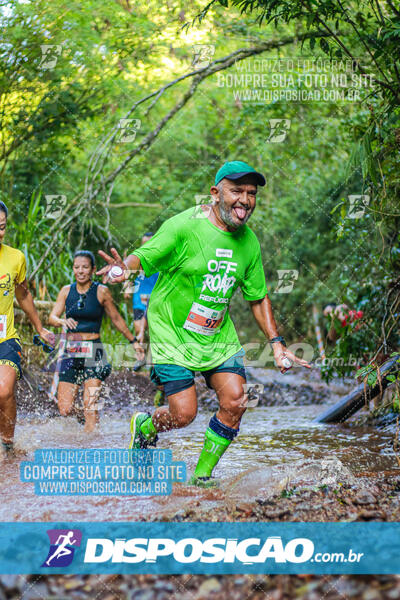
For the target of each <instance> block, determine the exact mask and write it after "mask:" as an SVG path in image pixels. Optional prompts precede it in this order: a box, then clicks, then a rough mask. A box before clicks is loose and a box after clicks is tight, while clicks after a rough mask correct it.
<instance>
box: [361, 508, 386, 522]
mask: <svg viewBox="0 0 400 600" xmlns="http://www.w3.org/2000/svg"><path fill="white" fill-rule="evenodd" d="M384 518H385V515H384V513H382V512H381V511H379V510H361V511H360V512H359V513H358V515H357V521H358V520H359V521H376V520H382V519H384Z"/></svg>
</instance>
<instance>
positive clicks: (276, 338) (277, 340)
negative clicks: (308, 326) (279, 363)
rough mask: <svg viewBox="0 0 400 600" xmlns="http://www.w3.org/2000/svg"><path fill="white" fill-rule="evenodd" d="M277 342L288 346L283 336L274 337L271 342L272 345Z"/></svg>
mask: <svg viewBox="0 0 400 600" xmlns="http://www.w3.org/2000/svg"><path fill="white" fill-rule="evenodd" d="M275 342H280V343H281V344H283V345H284V346H286V342H285V338H283V337H282V336H281V335H278V336H277V337H273V338H272V340H269V343H270V344H274V343H275Z"/></svg>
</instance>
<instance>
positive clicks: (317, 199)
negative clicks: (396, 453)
mask: <svg viewBox="0 0 400 600" xmlns="http://www.w3.org/2000/svg"><path fill="white" fill-rule="evenodd" d="M0 20H1V30H2V34H1V35H2V39H1V43H0V91H1V96H0V117H1V125H2V127H1V132H0V136H1V137H0V169H1V183H0V199H1V200H3V201H4V202H5V203H6V204H7V205H8V207H9V209H10V218H9V229H8V232H7V239H6V243H9V244H11V245H13V246H16V247H18V248H20V249H21V250H23V251H24V252H25V254H26V255H27V258H28V270H29V277H30V280H31V285H32V291H33V293H34V294H35V296H36V297H37V298H40V299H47V300H54V299H55V297H56V295H57V292H58V290H59V288H60V287H61V286H62V285H64V284H66V283H68V282H70V281H71V280H72V270H71V267H72V256H73V253H74V251H75V250H76V249H78V248H85V249H90V250H92V251H94V252H97V250H98V249H100V248H103V249H106V248H109V247H110V246H111V245H115V246H116V247H117V248H118V249H120V250H121V251H132V250H133V249H135V248H136V247H137V246H138V245H139V243H140V238H141V236H142V234H143V233H144V232H145V231H156V230H157V228H158V227H159V226H160V224H161V223H162V222H163V221H164V220H165V219H166V218H168V217H170V216H172V215H174V214H176V213H177V212H179V211H182V210H184V209H186V208H188V207H189V206H192V205H194V204H195V203H196V202H199V201H204V197H206V196H207V195H208V194H209V188H210V186H211V185H212V182H213V178H214V175H215V172H216V171H217V170H218V168H219V167H220V166H221V164H222V163H223V162H225V161H227V160H234V159H240V160H246V161H247V162H249V163H250V164H251V165H253V166H254V167H255V168H257V169H258V170H260V171H262V172H263V173H264V174H265V176H266V178H267V185H266V187H265V188H263V189H261V190H259V199H258V205H257V209H256V212H255V213H254V215H253V217H252V219H251V221H250V225H251V227H252V228H253V229H254V231H255V232H256V234H257V235H258V237H259V240H260V243H261V246H262V251H263V259H264V266H265V273H266V279H267V283H268V286H269V290H270V296H271V300H272V302H273V306H274V309H275V314H276V317H277V320H278V321H279V325H280V329H281V331H282V333H284V334H285V336H286V337H287V338H288V340H289V341H291V342H300V341H307V342H309V343H311V344H312V345H313V346H315V347H316V343H315V336H314V329H313V322H312V306H313V305H316V306H317V307H319V308H321V307H322V306H323V305H324V304H327V303H329V302H335V303H337V304H340V303H342V302H345V303H346V304H348V305H349V306H350V308H352V309H355V310H362V311H363V312H364V319H363V326H362V327H360V328H358V329H357V330H355V327H354V326H352V325H349V326H348V327H346V328H342V330H341V331H340V338H339V340H338V342H337V343H336V345H335V347H333V348H332V349H331V351H330V352H331V355H332V356H336V357H342V358H344V359H348V357H349V356H350V355H352V356H355V357H357V358H361V359H362V361H363V362H364V363H365V362H367V360H375V359H378V360H379V358H380V357H381V358H382V357H384V356H388V355H390V353H391V352H393V351H395V350H396V349H397V350H398V345H399V327H398V323H399V317H400V295H399V284H400V235H399V222H400V202H399V187H400V168H399V167H400V159H399V150H400V119H399V103H400V74H399V71H400V61H399V47H400V10H399V8H398V5H396V4H395V3H393V2H391V1H384V0H364V1H363V2H352V1H350V2H345V1H343V2H342V1H340V0H339V1H338V0H310V1H309V2H308V1H306V2H303V1H300V0H299V1H296V0H295V1H293V2H290V3H286V2H284V1H281V0H259V1H254V0H252V1H246V0H232V1H230V2H228V1H223V0H220V1H219V2H217V1H214V2H211V3H209V4H208V5H206V3H205V2H203V1H197V0H195V1H192V0H188V1H186V2H183V1H181V0H169V1H166V0H159V1H157V2H155V1H153V0H147V1H146V2H131V1H129V0H120V1H115V0H108V1H105V2H92V1H89V0H83V1H80V2H75V1H73V0H72V1H71V0H70V1H69V2H68V3H66V2H64V1H62V0H52V1H51V2H49V0H39V1H38V0H36V1H35V2H33V1H29V0H26V1H24V2H15V1H11V2H1V9H0ZM306 59H307V60H311V62H310V63H309V64H310V65H311V66H310V67H309V72H310V73H318V70H315V61H320V64H321V65H322V64H324V65H325V64H327V63H328V61H329V60H333V61H336V63H332V67H331V68H332V70H333V71H334V70H335V68H334V66H333V65H334V64H336V66H337V65H338V64H339V63H340V61H342V62H343V64H345V61H347V64H350V66H351V68H350V70H351V73H353V74H356V75H358V76H360V77H361V79H360V81H367V82H368V81H369V82H370V83H371V81H372V79H371V76H372V77H373V85H361V86H360V89H359V92H360V98H359V99H358V100H356V101H351V100H349V99H340V98H333V99H328V100H326V101H319V102H317V101H315V100H313V99H305V100H304V101H300V102H299V101H290V100H264V99H261V101H259V100H258V98H257V97H250V100H249V99H246V98H245V97H244V96H240V95H238V94H237V93H236V92H237V90H238V89H239V88H240V84H239V85H236V86H235V84H233V85H232V86H230V85H229V81H234V76H235V75H236V76H240V75H241V74H245V73H247V72H249V70H250V71H251V70H252V69H253V71H254V69H256V68H257V65H260V64H262V62H261V61H266V62H265V63H264V64H265V65H268V67H266V68H268V69H269V70H270V72H269V76H270V77H271V76H272V73H271V70H272V69H276V74H277V75H281V76H282V77H283V75H285V74H287V73H288V68H287V65H288V64H290V62H288V61H293V63H294V64H295V65H296V64H299V63H298V61H301V60H306ZM312 60H313V61H314V63H312ZM255 61H258V63H256V62H255ZM278 61H281V62H278ZM279 64H280V65H286V66H284V67H281V70H279V67H277V66H276V65H279ZM274 65H275V66H274ZM312 65H314V66H312ZM300 71H301V70H299V69H298V68H296V67H295V68H294V75H296V74H297V73H299V72H300ZM326 72H328V73H329V72H331V71H329V70H328V71H326ZM348 73H349V71H348ZM292 74H293V72H292ZM229 75H230V76H231V80H230V79H229ZM363 77H364V79H362V78H363ZM368 77H369V79H368ZM237 81H239V80H237ZM168 84H171V85H168ZM242 87H243V86H242ZM245 87H246V86H245ZM250 88H251V86H250ZM250 88H249V89H250ZM279 88H280V89H285V88H286V89H288V88H290V89H297V90H298V91H300V90H301V89H303V90H305V91H306V92H307V91H308V90H309V88H308V87H307V86H306V85H305V83H304V84H303V85H302V84H299V83H298V79H297V78H296V76H294V79H293V80H283V79H282V80H281V81H280V83H279ZM126 119H128V120H129V121H126ZM273 119H282V120H283V121H281V123H282V127H283V129H282V130H281V131H280V132H277V130H275V132H274V131H273V126H272V125H271V120H273ZM274 133H275V134H277V133H283V138H284V139H283V140H282V141H281V142H274V139H273V138H274V135H273V134H274ZM275 137H276V135H275ZM278 137H279V136H278ZM281 137H282V136H281ZM271 140H272V141H271ZM354 195H356V196H357V195H359V196H363V197H364V198H365V197H368V202H366V203H364V204H362V206H361V208H362V211H361V212H362V213H363V214H362V216H361V217H358V218H353V217H352V214H351V210H352V207H351V200H350V199H349V196H354ZM49 196H50V197H51V196H53V197H55V199H54V198H53V200H52V199H51V198H50V199H49ZM199 199H200V200H199ZM205 201H207V198H206V199H205ZM278 270H288V271H293V270H295V271H297V272H298V277H297V279H296V280H295V281H294V285H293V290H292V291H291V292H290V293H280V292H279V290H278ZM113 294H114V295H115V299H116V301H117V302H118V303H119V305H120V308H121V310H122V311H123V312H124V314H125V315H126V317H127V318H128V308H127V306H126V304H125V303H124V302H123V297H122V294H121V292H120V290H116V289H113ZM244 304H245V303H244V301H243V299H242V298H241V295H240V294H237V295H236V296H235V299H234V302H233V306H232V314H233V318H234V320H235V322H236V324H237V329H238V332H239V335H240V338H241V341H242V342H243V343H245V342H248V341H257V340H258V341H260V340H261V339H262V336H261V333H260V332H258V331H257V329H256V327H255V324H254V323H253V322H252V319H251V316H250V311H249V310H248V309H247V308H245V307H244ZM129 320H131V316H129ZM105 335H106V337H108V340H109V341H110V340H112V339H115V340H119V339H120V338H119V334H116V333H114V332H112V331H111V330H110V328H109V325H107V326H106V331H105ZM352 368H353V367H350V368H349V367H346V366H344V367H342V368H341V369H340V368H339V371H340V372H342V373H346V372H347V373H350V372H351V371H352ZM327 373H329V368H328V369H327Z"/></svg>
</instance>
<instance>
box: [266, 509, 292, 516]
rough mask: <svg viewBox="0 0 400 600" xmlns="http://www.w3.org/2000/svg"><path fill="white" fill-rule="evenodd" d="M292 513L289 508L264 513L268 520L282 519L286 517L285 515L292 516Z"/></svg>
mask: <svg viewBox="0 0 400 600" xmlns="http://www.w3.org/2000/svg"><path fill="white" fill-rule="evenodd" d="M290 513H291V511H290V510H289V509H288V508H284V509H279V508H278V509H277V510H270V511H266V512H265V513H264V516H265V517H266V518H267V519H280V518H281V517H284V516H285V515H290Z"/></svg>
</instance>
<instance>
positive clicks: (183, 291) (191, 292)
mask: <svg viewBox="0 0 400 600" xmlns="http://www.w3.org/2000/svg"><path fill="white" fill-rule="evenodd" d="M258 185H260V186H264V185H265V178H264V176H263V175H261V173H258V172H257V171H255V169H253V168H252V167H250V166H249V165H248V164H246V163H244V162H242V161H232V162H228V163H225V164H224V165H223V166H222V167H221V169H219V171H218V173H217V174H216V176H215V182H214V185H213V186H212V187H211V190H210V192H211V196H212V198H213V203H212V204H211V205H203V206H197V207H191V208H189V209H188V210H185V211H184V212H182V213H179V214H178V215H175V216H174V217H172V218H170V219H168V220H167V221H165V222H164V223H163V225H162V226H161V227H160V229H159V230H158V232H157V233H156V234H155V235H154V236H153V237H152V238H151V240H150V241H149V242H147V244H146V245H145V246H142V247H141V248H139V249H138V250H136V251H135V252H134V253H133V254H131V255H130V256H128V257H127V259H126V260H125V262H123V261H122V259H121V257H120V256H119V254H118V252H117V251H116V250H115V249H114V248H113V249H112V250H111V254H112V256H108V255H107V254H105V253H104V252H102V251H100V252H99V253H100V255H101V256H102V257H103V258H104V259H105V260H106V261H107V263H108V266H106V267H104V268H103V269H102V270H101V271H99V274H102V275H104V276H105V278H106V279H107V274H108V272H109V270H110V269H111V268H112V267H113V266H120V267H122V268H123V269H124V270H127V269H128V270H130V271H138V270H139V269H140V268H142V269H143V271H144V273H145V275H146V277H149V276H150V275H152V274H153V273H156V272H157V271H159V272H160V275H159V278H158V280H157V283H156V285H155V287H154V290H153V293H152V295H151V299H150V303H149V308H148V321H149V331H150V343H151V352H152V357H153V362H154V367H153V369H152V371H151V378H152V380H153V381H154V382H155V383H156V384H157V385H163V386H164V392H165V395H166V397H168V406H162V407H160V408H157V409H156V410H155V412H154V413H153V415H152V416H150V415H149V414H147V413H136V414H135V415H134V416H133V417H132V421H131V434H132V440H131V444H130V448H146V447H148V446H149V445H153V446H154V445H155V444H156V441H157V439H158V435H157V434H158V433H160V432H162V431H168V430H170V429H173V428H180V427H185V426H186V425H189V423H191V422H192V421H193V419H194V418H195V416H196V413H197V397H196V391H195V386H194V375H195V372H196V371H200V372H201V373H202V374H203V375H204V377H205V379H206V382H207V385H208V386H209V387H210V388H213V389H214V390H215V391H216V393H217V396H218V400H219V410H218V412H217V413H216V414H215V415H214V416H213V417H212V418H211V420H210V423H209V427H208V429H207V431H206V434H205V443H204V447H203V450H202V452H201V454H200V458H199V462H198V464H197V467H196V469H195V472H194V475H193V476H192V478H191V480H190V482H191V483H193V484H196V485H203V486H208V485H212V484H214V482H213V481H212V479H211V474H212V471H213V469H214V467H215V466H216V464H217V462H218V461H219V459H220V458H221V456H222V454H223V453H224V452H225V450H226V449H227V448H228V446H229V444H230V443H231V442H232V441H233V439H234V438H235V437H236V435H237V434H238V431H239V425H240V420H241V418H242V415H243V413H244V412H245V410H246V401H247V398H246V395H245V394H244V384H245V382H246V373H245V369H244V365H243V358H242V357H243V355H244V352H243V350H242V349H241V345H240V342H239V340H238V337H237V334H236V331H235V328H234V325H233V323H232V320H231V318H230V315H229V310H228V309H229V302H230V299H231V298H232V296H233V294H234V292H235V290H236V289H237V288H238V287H240V288H241V290H242V293H243V297H244V298H245V300H248V301H249V303H250V306H251V310H252V312H253V315H254V318H255V319H256V321H257V323H258V325H259V327H260V328H261V330H262V331H263V333H264V334H265V335H266V336H267V337H268V338H269V339H270V340H271V342H272V346H273V350H274V358H275V361H276V363H277V365H278V367H280V368H281V371H282V372H284V371H285V370H287V369H286V368H285V360H284V359H285V358H286V359H290V360H291V361H292V362H297V363H299V364H300V365H303V366H306V367H309V365H308V363H307V362H306V361H304V360H302V359H299V358H297V357H296V356H295V355H294V354H293V353H292V352H290V351H289V350H287V349H286V347H285V343H284V340H283V338H281V337H280V336H278V331H277V328H276V323H275V320H274V317H273V314H272V309H271V302H270V300H269V298H268V294H267V286H266V283H265V275H264V270H263V264H262V260H261V251H260V244H259V242H258V240H257V238H256V236H255V234H254V233H253V232H252V230H251V229H250V228H249V227H248V226H247V224H246V223H247V221H248V219H249V218H250V216H251V214H252V212H253V211H254V209H255V206H256V194H257V186H258ZM123 280H124V275H122V276H121V277H117V278H115V277H113V279H112V283H118V282H122V281H123Z"/></svg>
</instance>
